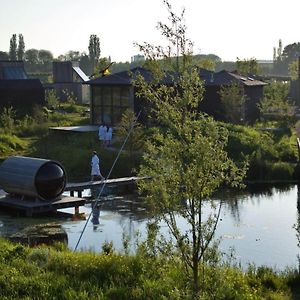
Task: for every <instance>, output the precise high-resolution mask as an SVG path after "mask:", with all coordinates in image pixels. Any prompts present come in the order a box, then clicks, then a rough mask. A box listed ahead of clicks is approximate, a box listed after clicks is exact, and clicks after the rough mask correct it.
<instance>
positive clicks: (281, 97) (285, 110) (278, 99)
mask: <svg viewBox="0 0 300 300" xmlns="http://www.w3.org/2000/svg"><path fill="white" fill-rule="evenodd" d="M288 94H289V85H288V84H286V83H284V82H276V81H273V82H271V83H270V84H269V85H268V86H266V87H265V89H264V97H263V99H262V101H261V102H260V103H259V105H258V108H259V110H260V112H261V113H262V115H263V116H264V117H265V118H276V119H279V120H287V119H290V117H291V116H292V114H293V103H290V102H289V101H288Z"/></svg>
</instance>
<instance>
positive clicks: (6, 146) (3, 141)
mask: <svg viewBox="0 0 300 300" xmlns="http://www.w3.org/2000/svg"><path fill="white" fill-rule="evenodd" d="M26 146H27V142H26V141H23V140H21V139H20V138H18V137H17V136H15V135H6V134H0V158H6V156H7V155H13V154H17V153H19V152H22V151H23V150H25V149H26Z"/></svg>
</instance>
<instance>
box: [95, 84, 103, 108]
mask: <svg viewBox="0 0 300 300" xmlns="http://www.w3.org/2000/svg"><path fill="white" fill-rule="evenodd" d="M101 94H102V89H101V87H98V86H95V87H93V98H94V99H93V100H94V105H101V102H102V101H101V100H102V97H101Z"/></svg>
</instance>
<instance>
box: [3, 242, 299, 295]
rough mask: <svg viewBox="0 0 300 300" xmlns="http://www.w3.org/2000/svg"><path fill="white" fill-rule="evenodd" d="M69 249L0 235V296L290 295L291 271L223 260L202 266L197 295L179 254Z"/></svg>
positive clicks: (293, 273)
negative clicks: (14, 240) (25, 243)
mask: <svg viewBox="0 0 300 300" xmlns="http://www.w3.org/2000/svg"><path fill="white" fill-rule="evenodd" d="M105 250H106V251H105V252H103V253H101V254H95V253H90V252H85V253H73V252H71V251H69V250H66V249H65V248H64V246H63V245H60V244H57V245H56V246H54V247H52V248H49V247H42V246H41V247H38V248H33V249H30V248H28V247H25V246H22V245H19V244H11V243H9V242H7V241H5V240H0V267H1V270H2V271H1V274H0V287H1V288H0V298H1V299H216V300H217V299H237V300H241V299H257V300H261V299H293V298H292V292H293V287H294V286H296V285H297V284H298V283H299V274H298V272H296V271H288V272H283V273H276V272H275V271H273V270H271V269H268V268H264V267H261V268H254V267H250V268H249V270H248V271H247V272H246V273H245V272H243V271H242V270H240V269H239V268H237V267H235V268H233V267H230V266H229V265H216V264H212V265H211V266H209V265H208V266H207V267H206V268H205V269H203V270H202V275H201V295H199V297H195V296H193V295H192V294H191V282H189V281H188V280H187V279H186V278H185V277H184V276H183V274H184V272H183V270H182V268H183V266H182V265H181V263H180V260H179V259H178V260H176V259H175V261H174V260H171V259H169V258H168V257H160V256H155V257H154V256H149V255H146V253H145V252H143V251H139V252H138V254H137V255H135V256H130V255H125V254H116V253H113V252H111V251H109V248H106V249H105Z"/></svg>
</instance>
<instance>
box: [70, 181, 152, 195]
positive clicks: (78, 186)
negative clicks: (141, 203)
mask: <svg viewBox="0 0 300 300" xmlns="http://www.w3.org/2000/svg"><path fill="white" fill-rule="evenodd" d="M145 179H149V177H123V178H115V179H106V180H98V181H85V182H77V183H67V185H66V187H65V191H66V192H70V195H71V196H72V195H74V192H78V197H81V193H82V191H83V190H86V189H90V188H93V187H98V186H102V185H103V184H105V185H106V186H112V185H130V184H135V183H136V182H137V181H138V180H145Z"/></svg>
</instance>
